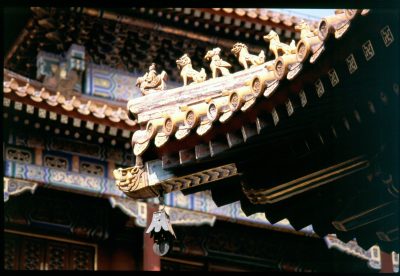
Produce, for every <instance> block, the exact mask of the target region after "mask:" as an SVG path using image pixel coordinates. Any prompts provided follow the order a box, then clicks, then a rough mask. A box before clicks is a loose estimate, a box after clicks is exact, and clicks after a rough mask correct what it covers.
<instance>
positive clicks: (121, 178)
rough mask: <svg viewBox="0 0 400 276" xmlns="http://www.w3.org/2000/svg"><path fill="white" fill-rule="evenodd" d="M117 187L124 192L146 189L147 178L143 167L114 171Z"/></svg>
mask: <svg viewBox="0 0 400 276" xmlns="http://www.w3.org/2000/svg"><path fill="white" fill-rule="evenodd" d="M113 175H114V178H115V179H116V185H117V186H118V188H119V189H120V190H121V191H123V192H133V191H136V190H138V189H141V188H144V187H146V186H147V185H148V184H147V176H146V172H145V170H144V168H143V166H134V167H129V168H126V169H122V168H119V169H116V170H114V171H113Z"/></svg>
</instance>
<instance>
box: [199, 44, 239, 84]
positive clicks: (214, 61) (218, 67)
mask: <svg viewBox="0 0 400 276" xmlns="http://www.w3.org/2000/svg"><path fill="white" fill-rule="evenodd" d="M220 52H221V49H220V48H214V49H212V50H210V51H208V52H207V54H206V55H205V56H204V59H205V60H210V59H211V63H210V68H211V71H212V78H213V79H215V78H216V77H217V76H218V73H221V74H222V76H226V75H229V74H230V72H229V69H228V68H229V67H232V65H230V64H229V63H228V62H226V61H223V60H222V59H221V58H220V56H219V53H220Z"/></svg>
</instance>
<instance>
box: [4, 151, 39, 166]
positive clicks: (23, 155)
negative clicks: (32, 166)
mask: <svg viewBox="0 0 400 276" xmlns="http://www.w3.org/2000/svg"><path fill="white" fill-rule="evenodd" d="M6 159H7V160H12V161H18V162H23V163H32V161H33V157H32V154H31V153H30V152H29V151H25V150H21V149H15V148H8V149H7V151H6Z"/></svg>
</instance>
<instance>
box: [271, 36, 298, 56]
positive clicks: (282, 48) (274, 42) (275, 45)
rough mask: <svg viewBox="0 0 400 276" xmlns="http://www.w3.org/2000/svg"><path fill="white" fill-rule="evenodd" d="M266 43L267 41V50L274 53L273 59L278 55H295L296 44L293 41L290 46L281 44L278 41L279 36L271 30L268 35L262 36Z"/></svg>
mask: <svg viewBox="0 0 400 276" xmlns="http://www.w3.org/2000/svg"><path fill="white" fill-rule="evenodd" d="M264 40H265V41H266V42H268V41H269V50H270V51H271V52H272V53H274V55H275V59H277V58H278V57H279V53H282V54H284V55H287V54H296V44H295V42H294V40H292V41H291V42H290V45H287V44H285V43H282V42H281V41H280V39H279V35H278V34H277V33H276V32H274V31H273V30H271V31H270V32H269V34H268V35H265V36H264Z"/></svg>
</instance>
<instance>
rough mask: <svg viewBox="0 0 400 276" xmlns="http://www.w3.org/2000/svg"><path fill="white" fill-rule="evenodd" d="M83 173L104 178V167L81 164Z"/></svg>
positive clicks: (80, 169) (86, 163) (80, 168)
mask: <svg viewBox="0 0 400 276" xmlns="http://www.w3.org/2000/svg"><path fill="white" fill-rule="evenodd" d="M79 171H80V172H81V173H87V174H93V175H97V176H104V172H105V170H104V167H103V166H101V165H97V164H91V163H88V162H81V163H80V166H79Z"/></svg>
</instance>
